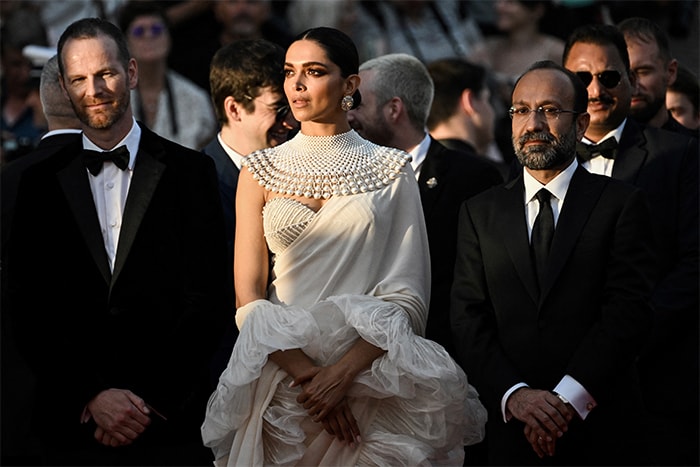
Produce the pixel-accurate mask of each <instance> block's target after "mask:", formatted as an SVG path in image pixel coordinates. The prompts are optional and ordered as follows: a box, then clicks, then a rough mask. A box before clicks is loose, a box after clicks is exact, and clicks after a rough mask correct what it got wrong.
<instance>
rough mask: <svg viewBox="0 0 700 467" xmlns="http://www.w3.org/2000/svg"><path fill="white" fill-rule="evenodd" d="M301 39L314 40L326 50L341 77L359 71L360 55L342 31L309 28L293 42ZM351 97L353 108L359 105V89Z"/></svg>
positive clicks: (360, 98) (326, 28)
mask: <svg viewBox="0 0 700 467" xmlns="http://www.w3.org/2000/svg"><path fill="white" fill-rule="evenodd" d="M302 40H307V41H314V42H316V43H317V44H318V45H319V46H320V47H321V48H322V49H323V50H324V51H325V52H326V55H327V56H328V59H329V60H330V61H331V62H333V63H335V64H336V65H338V67H339V68H340V75H341V76H342V77H343V78H347V77H348V76H350V75H356V74H357V73H359V68H360V56H359V55H358V53H357V47H355V43H354V42H353V41H352V39H350V37H349V36H348V35H347V34H345V33H344V32H342V31H340V30H338V29H334V28H328V27H319V28H311V29H307V30H306V31H304V32H302V33H301V34H299V35H298V36H296V37H295V38H294V40H293V42H296V41H302ZM352 98H353V100H354V101H355V103H354V105H353V108H355V107H357V106H358V105H360V101H361V100H362V97H361V96H360V91H359V90H356V91H355V93H354V94H353V95H352Z"/></svg>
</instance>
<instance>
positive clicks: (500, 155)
mask: <svg viewBox="0 0 700 467" xmlns="http://www.w3.org/2000/svg"><path fill="white" fill-rule="evenodd" d="M697 5H698V3H697V2H696V1H693V0H674V1H662V0H658V1H628V0H624V1H623V0H556V1H540V0H527V1H515V0H497V1H490V0H489V1H485V0H437V1H429V0H217V1H205V0H180V1H171V0H138V1H128V0H101V1H92V0H66V1H57V2H48V1H44V0H4V1H3V2H2V3H0V8H1V10H0V21H1V23H2V31H1V35H2V65H1V66H2V68H1V70H0V73H1V75H2V93H1V101H2V123H1V125H2V128H1V129H2V148H1V157H2V161H3V162H7V161H10V160H12V159H15V158H17V157H19V156H21V155H22V154H25V153H27V152H29V151H31V150H32V149H33V148H34V147H35V146H36V144H37V142H38V141H39V139H40V138H41V136H42V135H43V134H44V133H45V132H46V131H47V129H48V128H47V122H46V120H45V117H44V114H43V112H42V108H41V102H40V99H39V94H38V77H39V75H40V73H41V68H42V66H43V64H44V63H45V62H46V60H47V59H48V58H49V57H50V56H51V55H52V51H53V50H55V47H56V42H57V40H58V37H59V35H60V34H61V32H62V31H63V30H64V29H65V27H66V26H67V25H68V24H70V23H71V22H72V21H74V20H76V19H78V18H81V17H89V16H99V17H103V18H107V19H109V20H110V21H112V22H114V23H115V24H117V25H118V26H119V27H120V28H121V29H122V30H123V31H124V32H125V33H127V37H128V39H129V47H130V51H131V54H132V56H133V57H135V58H136V59H137V62H138V64H139V68H140V70H139V71H140V72H139V76H140V82H139V85H138V89H136V92H134V93H133V94H132V105H133V108H134V113H135V115H136V117H137V119H138V120H139V121H142V122H143V123H144V124H146V125H147V126H148V127H149V128H151V129H153V130H154V131H156V132H157V133H158V134H161V135H162V136H164V137H166V138H168V139H171V140H174V141H176V142H178V143H180V144H182V145H184V146H187V147H190V148H193V149H201V148H202V147H203V146H204V144H205V143H206V142H207V141H209V140H210V139H211V137H212V135H214V134H216V131H217V130H218V128H217V123H216V119H215V116H214V111H213V109H212V105H211V102H210V99H209V96H208V95H209V65H210V62H211V59H212V57H213V56H214V53H215V52H216V51H217V50H218V49H219V48H220V47H222V46H223V45H226V44H228V43H230V42H232V41H234V40H236V39H243V38H265V39H267V40H270V41H272V42H275V43H277V44H279V45H281V46H282V47H286V46H287V45H289V43H290V41H291V39H292V37H294V35H296V34H297V33H299V32H301V31H303V30H306V29H308V28H310V27H316V26H321V25H323V26H332V27H335V28H338V29H340V30H342V31H344V32H346V33H348V35H349V36H350V37H352V38H353V40H354V41H355V43H356V45H357V47H358V50H359V53H360V60H361V61H364V60H367V59H370V58H373V57H377V56H380V55H383V54H387V53H394V52H404V53H408V54H411V55H413V56H415V57H417V58H419V59H420V60H421V61H423V62H424V63H425V64H429V63H431V62H433V61H435V60H438V59H444V58H453V57H460V58H466V59H467V60H469V61H471V62H473V63H478V64H481V65H483V66H484V67H485V68H486V70H487V72H488V80H487V83H488V87H489V90H490V100H491V105H492V106H493V108H494V124H493V132H494V137H493V141H491V142H490V143H489V144H488V145H487V147H486V148H485V153H486V154H487V155H488V156H489V157H490V158H491V159H493V160H495V161H497V162H503V163H508V162H509V161H510V160H512V157H513V156H512V148H511V144H510V134H509V131H510V124H509V120H508V115H507V112H506V109H507V107H508V104H507V103H508V102H509V98H510V91H511V87H512V84H513V82H514V79H515V78H516V77H517V76H518V75H519V74H520V73H522V72H523V71H524V70H525V69H526V68H527V66H528V65H529V64H531V63H532V62H534V61H535V60H540V59H552V60H554V61H556V62H561V53H562V51H563V47H564V41H565V40H566V37H567V34H568V33H569V32H570V31H572V30H573V29H574V28H575V27H577V26H579V25H581V24H588V23H604V24H618V23H619V22H620V21H622V20H624V19H625V18H627V17H630V16H637V17H639V16H641V17H645V18H649V19H652V20H653V21H655V22H657V23H658V24H659V25H660V26H661V27H662V28H663V29H664V31H665V32H666V33H667V34H668V36H669V37H671V38H676V39H679V40H682V39H684V38H687V37H690V35H691V34H692V33H693V31H694V29H697ZM154 12H155V13H154ZM154 14H155V15H156V17H158V20H157V21H154V20H153V15H154ZM696 45H697V44H696ZM672 52H677V51H673V50H672ZM684 52H687V51H684ZM690 55H691V56H692V51H691V52H690ZM695 55H697V50H695ZM679 62H680V63H679V64H680V66H681V68H684V69H683V71H682V72H681V73H682V74H683V76H684V77H687V78H689V79H690V80H691V83H693V82H697V76H696V70H695V69H694V68H695V66H696V64H695V63H687V64H684V63H683V60H682V59H680V60H679ZM684 65H685V67H684ZM687 73H690V75H689V76H688V75H687ZM691 86H695V87H696V84H692V85H691ZM669 95H671V94H669ZM673 96H675V94H674V95H673ZM691 100H692V99H691ZM694 106H695V109H694V112H695V115H696V117H695V119H696V120H697V113H698V109H697V95H696V97H695V103H694ZM669 108H671V106H669Z"/></svg>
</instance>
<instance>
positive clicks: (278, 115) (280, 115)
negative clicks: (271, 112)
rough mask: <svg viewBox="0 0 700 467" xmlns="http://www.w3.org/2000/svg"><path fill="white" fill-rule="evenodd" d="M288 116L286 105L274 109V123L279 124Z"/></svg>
mask: <svg viewBox="0 0 700 467" xmlns="http://www.w3.org/2000/svg"><path fill="white" fill-rule="evenodd" d="M288 114H289V106H288V105H286V104H285V105H281V106H279V107H277V109H275V122H276V123H279V122H281V121H282V120H284V119H285V118H287V115H288Z"/></svg>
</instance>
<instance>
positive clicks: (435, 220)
mask: <svg viewBox="0 0 700 467" xmlns="http://www.w3.org/2000/svg"><path fill="white" fill-rule="evenodd" d="M502 182H503V179H502V177H501V175H500V174H499V173H498V170H497V169H496V168H495V167H493V166H492V165H491V164H489V163H488V162H487V161H484V160H481V159H480V158H479V157H478V156H476V155H474V154H468V153H465V152H460V151H454V150H451V149H447V148H445V147H444V146H443V145H442V144H440V143H438V142H437V141H435V140H434V139H433V140H431V143H430V147H429V148H428V154H427V155H426V158H425V160H424V161H423V165H422V167H421V170H420V175H419V177H418V186H419V189H420V197H421V203H422V205H423V214H424V216H425V224H426V227H427V230H428V244H429V248H430V268H431V294H430V308H429V312H428V322H427V326H426V337H427V338H428V339H432V340H434V341H436V342H438V343H439V344H441V345H443V346H444V347H445V348H446V349H447V350H448V352H450V353H453V352H452V334H451V331H450V313H449V309H450V287H451V286H452V277H453V276H452V274H453V271H454V264H455V253H456V238H457V217H458V213H459V207H460V205H461V204H462V202H464V200H466V199H468V198H470V197H472V196H474V195H475V194H477V193H480V192H482V191H483V190H485V189H486V188H489V187H491V186H493V185H496V184H499V183H502Z"/></svg>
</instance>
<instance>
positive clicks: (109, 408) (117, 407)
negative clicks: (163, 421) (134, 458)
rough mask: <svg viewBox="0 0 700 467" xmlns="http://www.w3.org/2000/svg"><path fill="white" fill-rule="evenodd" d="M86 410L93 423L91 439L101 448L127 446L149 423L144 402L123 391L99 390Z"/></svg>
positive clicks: (148, 412) (129, 392) (148, 411)
mask: <svg viewBox="0 0 700 467" xmlns="http://www.w3.org/2000/svg"><path fill="white" fill-rule="evenodd" d="M87 408H88V410H89V411H90V414H91V415H92V418H93V419H94V420H95V423H96V424H97V429H96V430H95V439H96V440H97V441H98V442H100V443H101V444H104V445H105V446H113V447H117V446H127V445H129V444H131V443H132V442H133V441H134V440H135V439H136V438H138V436H139V435H140V434H141V433H143V432H144V431H145V430H146V427H147V426H148V425H150V423H151V418H150V417H149V414H150V410H149V409H148V407H147V406H146V403H145V402H144V400H143V399H141V398H140V397H138V396H136V395H135V394H134V393H132V392H131V391H128V390H125V389H107V390H106V391H102V392H101V393H99V394H98V395H97V396H95V398H94V399H92V400H91V401H90V402H89V403H88V405H87Z"/></svg>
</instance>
